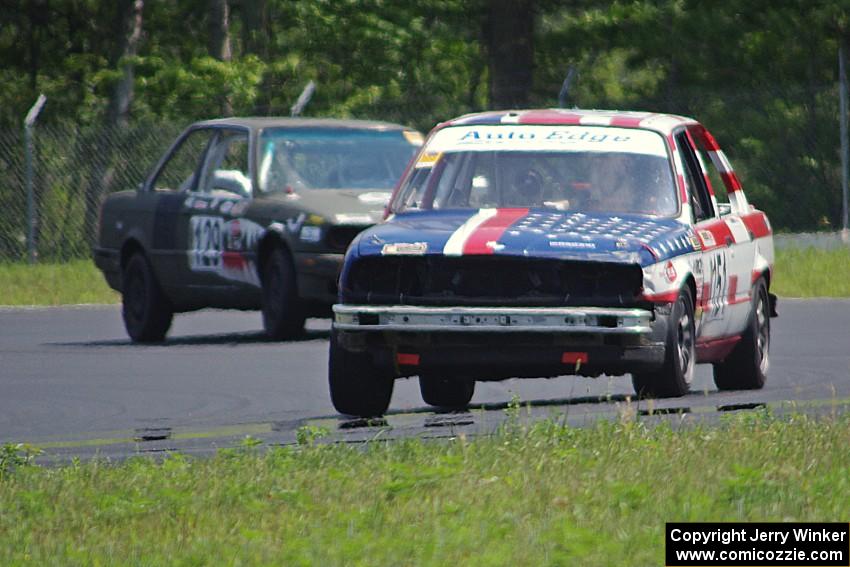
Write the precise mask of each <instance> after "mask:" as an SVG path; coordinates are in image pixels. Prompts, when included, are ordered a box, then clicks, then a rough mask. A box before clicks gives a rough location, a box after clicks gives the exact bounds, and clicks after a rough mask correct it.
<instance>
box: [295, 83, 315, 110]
mask: <svg viewBox="0 0 850 567" xmlns="http://www.w3.org/2000/svg"><path fill="white" fill-rule="evenodd" d="M314 92H316V83H315V82H313V81H312V80H311V81H310V82H309V83H307V84H306V85H304V90H303V91H301V94H300V95H299V96H298V100H296V101H295V104H293V105H292V108H291V109H290V116H292V117H293V118H295V117H298V116H301V112H302V111H303V110H304V107H305V106H307V104H308V103H309V102H310V99H311V98H313V93H314Z"/></svg>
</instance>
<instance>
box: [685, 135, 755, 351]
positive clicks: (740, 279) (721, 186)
mask: <svg viewBox="0 0 850 567" xmlns="http://www.w3.org/2000/svg"><path fill="white" fill-rule="evenodd" d="M688 131H689V134H690V136H691V139H692V140H693V144H694V146H693V147H694V150H695V155H696V157H697V159H698V161H699V163H700V167H701V169H702V171H703V178H704V180H705V184H706V186H707V188H708V191H709V193H710V195H711V199H712V201H713V204H714V206H715V210H716V214H717V218H719V219H720V220H721V221H722V223H723V224H724V225H725V227H726V229H728V231H729V234H730V236H731V238H732V242H731V244H728V246H727V248H728V259H727V273H728V283H727V286H726V301H725V303H726V305H725V313H724V319H725V321H726V327H725V331H724V333H725V334H726V335H728V336H734V335H738V334H740V333H742V332H743V331H744V329H745V327H746V325H747V321H748V318H749V314H750V307H751V301H750V299H751V293H752V284H753V281H752V278H753V268H754V266H755V256H756V242H755V238H754V234H753V233H752V232H751V230H750V229H749V228H748V225H747V223H746V222H745V219H746V217H747V216H748V215H751V213H752V211H751V210H750V206H749V203H748V202H747V199H746V196H745V195H744V192H743V189H742V187H741V184H740V182H739V180H738V178H737V176H736V175H735V173H734V170H733V169H732V166H731V164H730V163H729V160H728V159H727V158H726V155H725V154H724V153H723V150H722V149H721V148H720V147H719V145H718V144H717V142H716V140H715V138H714V136H712V135H711V133H710V132H709V131H708V130H706V129H705V127H703V126H702V125H700V124H696V125H692V126H691V127H689V128H688Z"/></svg>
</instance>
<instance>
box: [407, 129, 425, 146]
mask: <svg viewBox="0 0 850 567" xmlns="http://www.w3.org/2000/svg"><path fill="white" fill-rule="evenodd" d="M402 135H403V136H404V139H405V140H407V141H408V143H410V144H413V145H414V146H421V145H422V144H423V143H424V142H425V138H423V137H422V134H420V133H419V132H417V131H416V130H404V131H403V132H402Z"/></svg>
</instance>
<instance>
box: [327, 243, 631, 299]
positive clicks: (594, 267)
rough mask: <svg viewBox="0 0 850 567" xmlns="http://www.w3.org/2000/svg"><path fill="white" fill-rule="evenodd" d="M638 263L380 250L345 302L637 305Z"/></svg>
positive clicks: (357, 274)
mask: <svg viewBox="0 0 850 567" xmlns="http://www.w3.org/2000/svg"><path fill="white" fill-rule="evenodd" d="M642 285H643V272H642V271H641V268H640V266H638V265H636V264H614V263H606V262H580V261H567V260H547V259H537V258H522V257H513V256H462V257H446V256H393V257H390V256H377V257H367V258H361V259H359V260H358V261H357V262H356V263H355V264H354V265H352V266H351V268H350V270H349V272H348V274H347V275H346V277H345V281H344V282H343V289H342V292H343V301H345V302H346V303H361V304H375V305H389V304H401V305H494V306H502V305H505V306H510V305H515V306H556V305H565V306H570V305H572V306H576V305H582V306H588V305H593V306H599V307H614V306H633V305H636V304H637V303H638V301H639V296H640V292H641V286H642Z"/></svg>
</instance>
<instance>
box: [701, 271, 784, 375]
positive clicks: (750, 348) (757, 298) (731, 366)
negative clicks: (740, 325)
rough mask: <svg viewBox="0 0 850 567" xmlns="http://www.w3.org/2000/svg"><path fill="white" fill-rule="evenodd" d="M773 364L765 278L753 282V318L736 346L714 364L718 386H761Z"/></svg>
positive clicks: (751, 317) (751, 313)
mask: <svg viewBox="0 0 850 567" xmlns="http://www.w3.org/2000/svg"><path fill="white" fill-rule="evenodd" d="M769 366H770V299H769V297H768V295H767V286H766V285H765V283H764V280H762V279H759V280H758V281H757V282H756V285H755V286H753V303H752V308H751V310H750V320H749V322H748V323H747V328H746V330H745V331H744V334H743V335H742V336H741V340H740V342H739V343H738V344H737V345H735V350H733V351H732V353H731V354H730V355H729V356H728V357H727V358H726V360H724V361H723V362H721V363H718V364H715V365H714V383H715V384H716V385H717V389H718V390H760V389H761V388H763V387H764V383H765V381H766V380H767V369H768V367H769Z"/></svg>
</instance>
